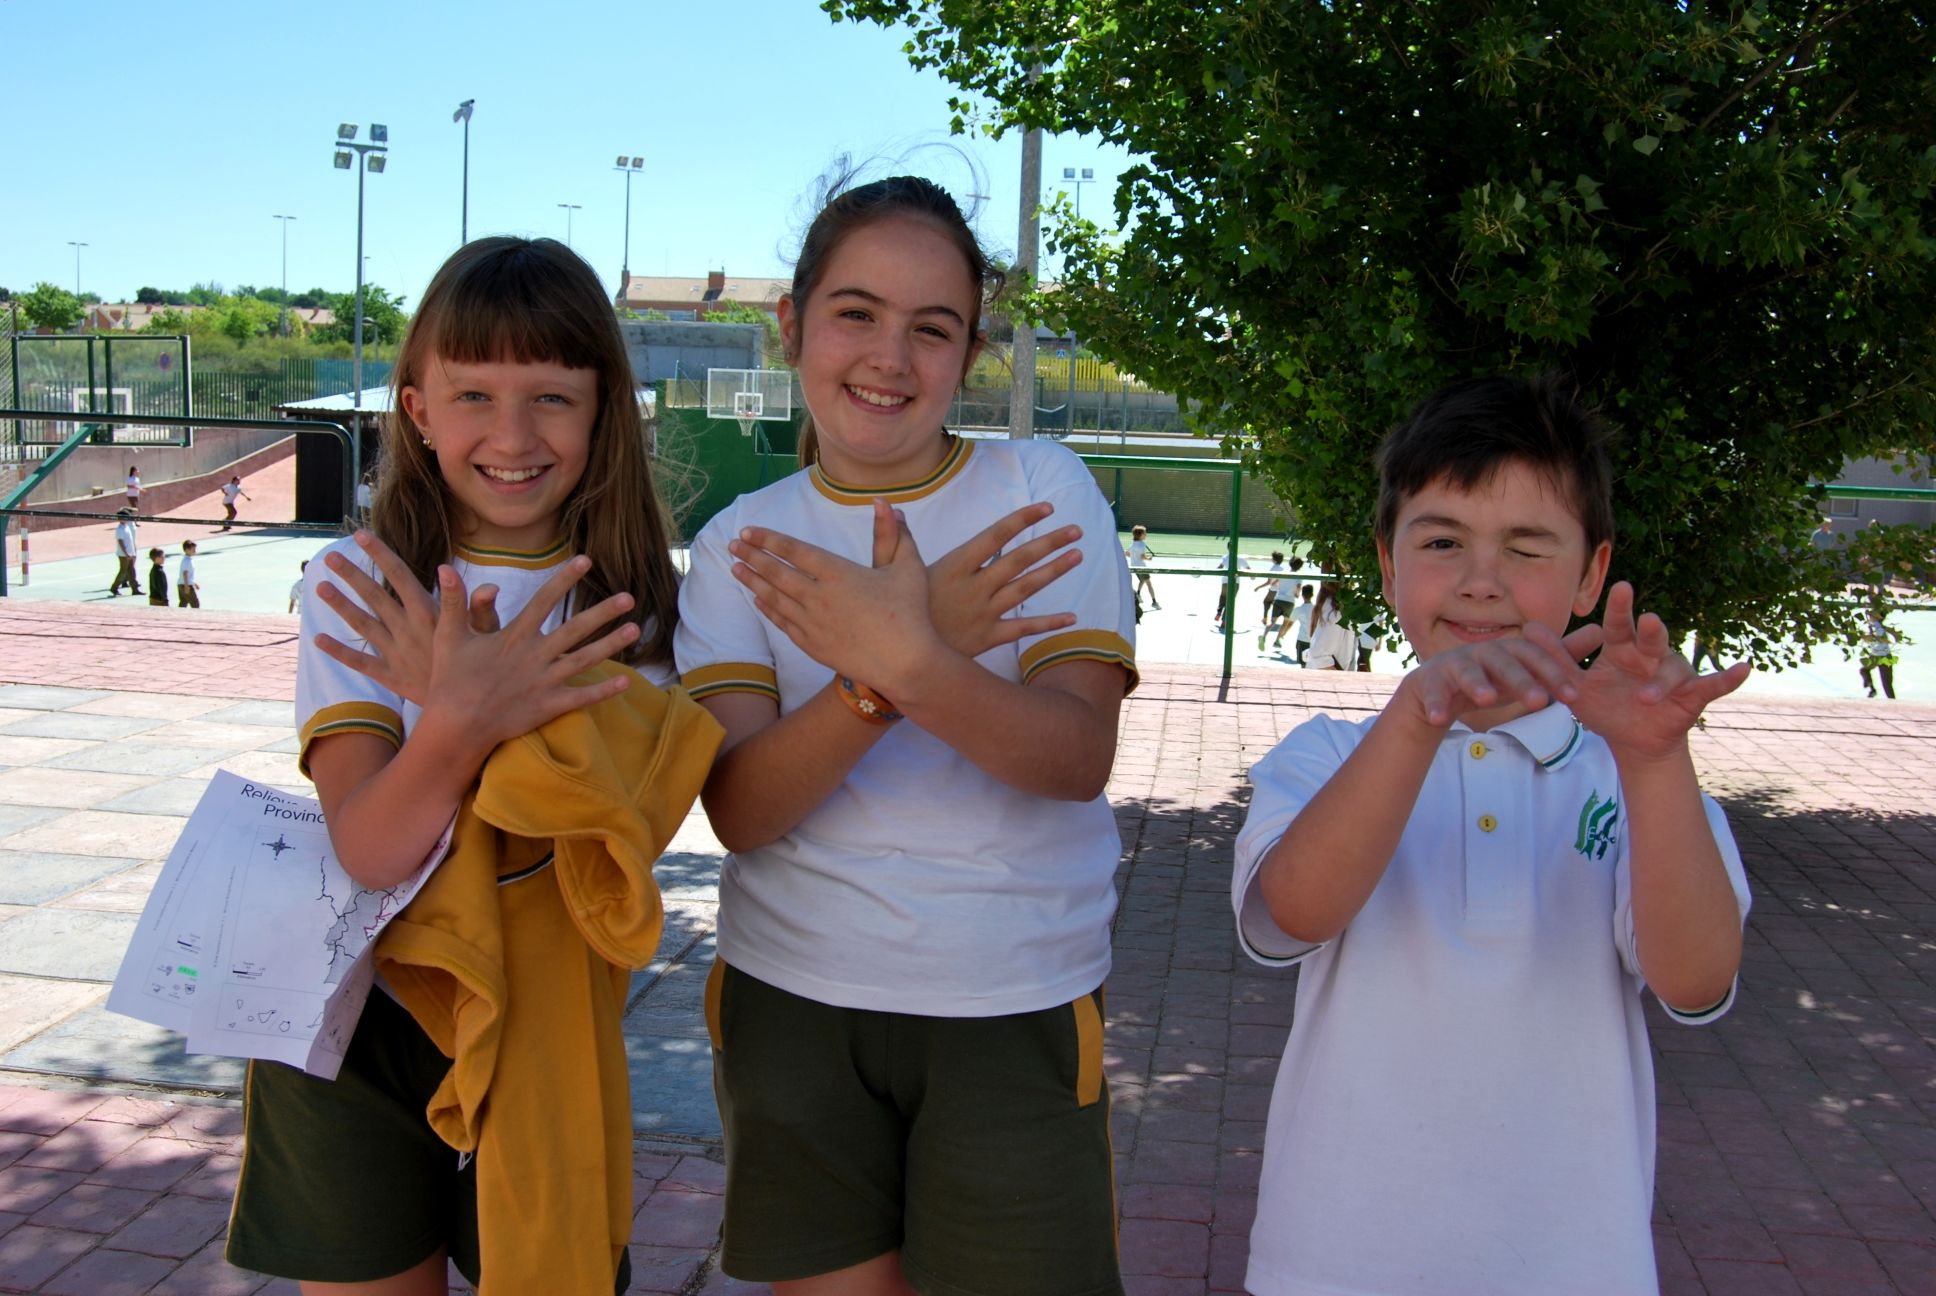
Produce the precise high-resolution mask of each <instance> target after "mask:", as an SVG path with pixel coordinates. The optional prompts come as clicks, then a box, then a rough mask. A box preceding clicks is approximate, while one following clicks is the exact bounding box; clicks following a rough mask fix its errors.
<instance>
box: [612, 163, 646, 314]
mask: <svg viewBox="0 0 1936 1296" xmlns="http://www.w3.org/2000/svg"><path fill="white" fill-rule="evenodd" d="M644 165H645V159H644V158H642V157H627V156H626V155H625V154H623V153H621V154H619V155H618V164H617V165H616V166H615V167H614V168H613V170H615V171H623V172H624V173H625V259H624V260H623V261H621V262H620V263H619V275H618V279H619V287H618V300H619V305H621V306H623V305H624V304H625V299H626V297H627V296H628V295H629V294H630V293H631V291H632V175H633V173H634V172H636V171H637V170H638V169H639V168H640V167H642V166H644Z"/></svg>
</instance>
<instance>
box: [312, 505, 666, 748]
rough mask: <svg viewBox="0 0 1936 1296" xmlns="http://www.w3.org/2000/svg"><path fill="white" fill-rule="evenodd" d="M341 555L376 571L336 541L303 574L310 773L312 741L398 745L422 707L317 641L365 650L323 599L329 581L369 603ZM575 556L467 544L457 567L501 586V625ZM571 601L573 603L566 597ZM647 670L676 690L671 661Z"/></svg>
mask: <svg viewBox="0 0 1936 1296" xmlns="http://www.w3.org/2000/svg"><path fill="white" fill-rule="evenodd" d="M332 552H334V553H339V554H342V555H343V556H345V557H346V558H348V559H349V560H350V561H351V562H353V563H355V564H356V565H357V566H358V567H361V568H362V569H363V570H364V571H366V572H369V573H371V575H372V576H376V577H377V579H379V580H380V579H382V578H381V577H380V576H377V573H376V565H375V564H374V563H373V562H371V560H370V558H369V555H367V554H365V553H364V552H363V550H362V548H361V547H359V546H358V545H357V543H356V542H355V541H354V540H351V539H347V538H345V539H342V540H336V541H332V542H331V543H330V544H328V545H326V546H325V547H324V548H323V549H321V550H319V551H318V552H317V554H316V556H315V558H314V559H313V560H311V562H310V564H309V567H308V568H307V570H305V571H304V572H303V579H302V581H301V582H300V585H301V591H302V597H301V601H300V603H299V605H298V606H299V607H300V608H301V611H302V644H301V647H300V648H299V649H298V650H297V653H296V726H297V730H298V732H299V734H300V735H301V742H302V756H301V758H300V759H301V763H302V770H303V773H305V774H307V773H308V772H309V745H310V743H312V742H314V741H315V740H316V739H318V738H322V737H327V736H329V735H331V734H338V733H370V734H375V735H377V736H378V737H380V738H385V739H387V740H389V741H390V742H392V743H395V744H397V745H398V746H402V745H403V737H404V735H405V734H406V733H408V732H409V730H410V727H411V726H412V725H414V724H415V723H416V722H417V716H418V715H419V714H421V711H422V708H420V707H418V706H417V704H416V703H414V702H406V701H405V700H404V699H402V698H400V697H398V696H397V695H396V694H394V693H392V692H390V691H389V690H388V689H386V688H384V687H383V686H382V685H381V684H378V683H377V682H376V681H375V680H373V679H371V678H370V677H369V676H367V675H363V674H361V673H359V672H357V671H354V670H351V669H350V668H349V667H348V666H344V665H341V664H340V663H338V662H336V661H335V660H333V659H332V658H330V657H328V656H326V655H324V653H323V651H322V649H320V648H318V647H317V646H316V636H317V635H319V634H328V635H330V636H331V637H332V638H334V639H336V640H338V641H339V642H342V643H345V644H348V645H349V646H350V647H352V648H357V649H364V648H366V644H365V641H364V639H363V637H362V636H361V635H359V634H357V633H356V632H355V631H354V630H352V629H350V627H349V625H348V624H347V623H346V622H345V621H344V620H343V618H341V617H340V616H338V615H337V614H336V612H335V610H334V609H333V608H331V607H330V605H329V604H327V603H325V602H323V600H322V599H320V598H318V597H316V586H317V585H319V584H320V583H322V582H323V581H330V583H331V584H333V585H335V586H336V588H337V589H339V590H341V591H342V592H343V595H344V596H345V597H346V598H348V599H349V600H350V601H351V602H354V603H357V604H358V605H359V606H361V604H362V600H361V599H358V598H357V597H356V594H355V592H354V591H352V590H351V589H350V588H349V586H348V585H347V584H346V583H345V582H344V581H342V580H341V579H332V573H331V572H330V570H329V567H328V566H327V565H326V564H325V563H324V562H323V558H324V557H325V555H327V554H329V553H332ZM570 557H571V553H570V551H569V550H568V549H567V548H566V546H565V544H564V542H563V541H560V542H559V543H557V544H555V545H553V546H552V547H551V548H549V549H547V550H544V551H542V552H539V553H522V552H518V551H515V550H505V549H469V548H462V547H460V548H459V549H458V551H457V554H456V556H455V557H454V558H453V559H452V560H451V565H452V566H453V567H455V568H456V569H457V574H458V576H459V577H460V578H461V579H462V580H463V582H464V588H465V590H466V592H467V593H468V594H474V593H476V592H477V590H478V589H479V588H480V587H481V586H484V585H495V586H497V587H498V597H497V610H498V618H499V620H500V622H501V623H504V624H509V623H510V621H511V619H512V618H513V617H515V616H517V615H518V613H520V612H522V611H523V610H524V607H525V605H526V604H527V603H529V602H530V601H531V598H532V596H533V595H535V594H536V593H537V592H538V590H539V589H540V588H541V587H542V586H543V585H544V583H545V582H546V581H547V580H549V579H550V578H551V576H552V574H553V573H554V572H556V571H557V570H558V567H559V565H560V564H562V563H563V562H564V561H565V560H566V559H568V558H570ZM567 602H569V600H567ZM563 620H564V616H563V609H562V608H559V609H554V610H553V611H552V613H551V615H550V616H549V617H547V618H546V619H545V629H546V630H553V629H556V628H557V627H558V626H559V625H560V624H561V623H562V622H563ZM634 665H635V666H636V667H637V668H638V669H639V671H640V673H641V674H643V675H644V676H645V678H646V679H648V680H649V681H651V682H652V683H653V684H656V685H658V686H660V687H661V688H666V687H670V686H671V685H672V684H673V682H674V677H673V673H672V669H671V666H670V664H652V663H634Z"/></svg>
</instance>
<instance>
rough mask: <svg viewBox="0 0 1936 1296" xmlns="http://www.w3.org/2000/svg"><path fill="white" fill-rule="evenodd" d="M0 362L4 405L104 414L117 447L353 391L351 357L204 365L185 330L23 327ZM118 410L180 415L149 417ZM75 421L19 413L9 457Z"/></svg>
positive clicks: (4, 440)
mask: <svg viewBox="0 0 1936 1296" xmlns="http://www.w3.org/2000/svg"><path fill="white" fill-rule="evenodd" d="M6 352H7V354H6V361H7V362H6V364H5V366H4V368H0V405H4V406H11V407H14V408H16V409H22V410H35V411H46V412H47V413H49V414H73V413H99V414H100V415H101V416H102V417H101V418H99V419H98V420H94V429H93V430H92V431H91V432H90V435H89V438H88V439H89V441H90V442H92V443H94V444H112V445H150V444H153V445H181V444H186V443H187V442H188V441H189V439H190V437H191V435H192V434H191V430H190V425H189V423H188V422H186V421H184V420H189V419H192V418H195V417H197V416H199V417H200V418H202V419H218V418H225V419H266V418H273V417H274V416H275V412H276V408H277V407H278V406H280V405H287V404H289V403H291V402H294V401H303V400H312V399H314V398H316V397H318V396H331V395H336V394H338V393H341V392H344V391H347V390H349V387H350V382H351V371H352V362H351V361H349V360H328V359H310V360H290V359H283V360H280V361H278V362H277V363H276V364H275V365H274V366H273V367H267V368H262V369H252V370H228V369H213V370H209V369H197V368H195V367H194V365H193V364H192V361H191V358H190V354H189V347H188V339H187V338H185V337H181V336H178V335H162V334H127V335H121V334H113V333H98V334H97V333H86V334H75V335H66V336H42V335H37V334H14V335H10V336H8V338H7V339H6ZM390 370H391V365H390V364H389V363H387V362H383V361H366V362H365V363H364V366H363V380H364V383H365V385H366V386H378V385H381V384H383V383H386V382H388V381H389V377H390ZM116 415H140V416H145V417H148V418H158V419H164V420H174V421H173V422H170V423H167V424H166V425H163V424H154V423H150V424H142V423H137V422H127V421H122V420H120V419H117V418H116V417H115V416H116ZM70 430H71V429H68V428H66V427H63V426H62V425H61V423H59V422H57V421H55V420H52V419H47V420H40V419H15V420H12V421H11V422H9V423H8V424H6V425H5V427H4V429H3V430H0V460H4V461H6V462H23V461H25V462H31V461H37V460H39V459H41V458H43V457H45V455H46V454H47V453H48V452H49V450H50V449H51V448H52V447H54V446H57V445H60V444H61V443H62V442H63V441H64V440H65V439H66V438H67V436H68V435H69V432H70Z"/></svg>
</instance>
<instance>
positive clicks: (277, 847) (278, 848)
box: [268, 833, 296, 859]
mask: <svg viewBox="0 0 1936 1296" xmlns="http://www.w3.org/2000/svg"><path fill="white" fill-rule="evenodd" d="M268 847H269V849H270V850H272V851H274V852H275V853H276V858H277V859H281V858H282V853H283V852H284V851H286V850H294V849H296V848H295V847H294V846H291V845H290V844H289V843H288V842H286V841H284V840H283V839H282V834H281V833H277V834H276V839H275V840H274V841H272V842H269V843H268Z"/></svg>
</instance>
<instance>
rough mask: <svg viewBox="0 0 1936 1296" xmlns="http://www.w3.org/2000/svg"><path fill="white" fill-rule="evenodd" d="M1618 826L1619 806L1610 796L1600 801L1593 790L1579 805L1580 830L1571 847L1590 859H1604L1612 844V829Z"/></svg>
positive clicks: (1597, 794) (1598, 795)
mask: <svg viewBox="0 0 1936 1296" xmlns="http://www.w3.org/2000/svg"><path fill="white" fill-rule="evenodd" d="M1619 826H1620V808H1619V806H1618V805H1617V804H1616V803H1615V801H1614V799H1613V798H1612V797H1608V798H1607V799H1606V800H1604V801H1602V800H1601V799H1600V794H1599V793H1597V792H1595V793H1593V794H1592V795H1591V796H1589V797H1587V799H1586V804H1585V805H1583V806H1581V807H1580V832H1579V835H1578V836H1577V837H1575V838H1574V839H1573V849H1574V850H1576V851H1578V852H1580V854H1582V855H1584V856H1586V858H1588V859H1590V860H1598V859H1605V858H1606V857H1607V848H1608V847H1609V846H1611V845H1613V834H1614V830H1615V829H1616V828H1618V827H1619Z"/></svg>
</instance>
